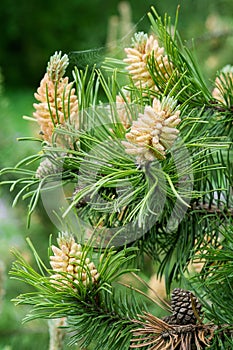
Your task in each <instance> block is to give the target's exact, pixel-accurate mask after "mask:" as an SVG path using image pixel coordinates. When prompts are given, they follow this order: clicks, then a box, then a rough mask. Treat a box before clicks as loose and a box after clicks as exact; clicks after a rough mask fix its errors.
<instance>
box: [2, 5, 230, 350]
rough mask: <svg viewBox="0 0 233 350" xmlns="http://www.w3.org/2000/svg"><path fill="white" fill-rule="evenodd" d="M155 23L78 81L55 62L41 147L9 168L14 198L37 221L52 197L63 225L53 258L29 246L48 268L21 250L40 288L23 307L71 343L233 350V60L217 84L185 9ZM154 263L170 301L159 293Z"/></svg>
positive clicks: (124, 349) (25, 297)
mask: <svg viewBox="0 0 233 350" xmlns="http://www.w3.org/2000/svg"><path fill="white" fill-rule="evenodd" d="M148 17H149V21H150V23H151V33H150V34H149V33H148V34H147V33H142V32H139V33H136V34H135V35H134V36H133V38H132V45H131V47H128V48H125V49H124V50H122V51H123V52H124V54H125V58H124V59H122V60H120V59H112V60H111V59H110V58H108V59H107V58H106V60H104V61H103V63H102V66H101V67H98V68H96V67H92V68H90V67H87V68H86V69H85V70H78V69H77V68H76V67H73V81H72V82H69V78H68V77H67V76H66V68H67V66H68V64H69V57H68V56H67V55H66V54H65V55H62V53H61V52H59V53H58V52H56V53H55V54H54V55H53V56H52V57H51V58H50V60H49V63H48V68H47V72H46V73H45V76H44V77H43V79H42V81H41V85H40V87H39V88H38V91H37V93H35V98H36V99H37V101H38V103H36V104H34V107H35V112H34V114H33V117H34V118H31V117H28V119H34V121H36V122H37V123H38V125H39V127H40V129H41V130H40V133H38V138H35V139H33V138H32V137H31V138H30V140H31V142H33V140H34V141H36V142H38V141H39V142H40V143H41V151H40V152H39V154H35V155H31V156H30V157H28V158H25V159H23V160H22V161H21V162H20V163H19V164H17V165H16V166H15V167H13V168H8V169H3V170H2V174H6V173H12V172H13V173H14V174H15V175H17V180H9V181H4V182H2V183H8V184H9V183H10V185H11V189H12V190H14V189H15V188H16V190H17V186H20V188H19V190H18V192H17V194H16V197H15V200H14V204H16V202H17V201H18V200H19V199H20V198H22V199H27V200H29V202H28V203H29V209H28V224H29V223H30V219H31V216H32V218H33V211H34V210H35V208H36V206H37V204H38V202H39V198H40V197H41V199H42V203H43V204H44V207H45V210H48V207H50V206H51V202H50V193H51V192H50V191H53V192H54V191H55V192H54V193H57V197H56V198H57V202H58V206H56V207H54V210H53V211H52V212H53V214H54V212H55V216H56V218H57V219H58V221H57V222H59V225H58V226H59V227H58V230H59V233H58V238H57V241H56V240H55V242H54V243H53V244H52V243H51V244H50V245H49V256H48V260H47V262H45V261H42V260H41V258H40V257H39V256H38V254H37V252H36V247H34V246H33V245H32V243H31V242H30V241H28V243H29V246H30V247H31V249H32V251H33V253H34V256H35V259H36V262H37V264H38V271H36V270H35V269H34V268H32V267H31V266H30V264H29V263H28V262H27V261H26V260H24V258H23V257H22V256H21V255H20V253H19V252H14V253H15V255H16V261H15V262H14V264H13V267H12V270H11V276H12V277H13V278H16V279H18V280H20V281H22V282H24V283H26V284H28V285H30V286H32V288H33V291H30V292H29V293H26V294H21V295H19V296H18V297H16V299H15V302H16V304H27V305H30V306H31V311H30V313H29V314H28V315H27V316H26V318H25V320H26V321H30V320H32V319H35V318H45V319H51V320H54V319H56V320H58V321H57V324H60V325H64V327H65V328H64V330H65V332H66V337H65V340H64V336H62V337H61V336H60V338H59V337H58V338H59V339H61V342H63V341H67V342H68V343H70V344H77V346H78V347H79V348H80V349H96V350H98V349H99V350H100V349H101V350H104V349H106V350H107V349H108V350H109V349H111V350H128V349H130V348H132V349H133V348H134V349H136V348H138V349H139V348H143V349H145V350H146V349H148V350H149V349H150V350H152V349H154V350H159V349H167V350H173V349H180V350H186V349H187V350H191V349H206V348H210V349H220V348H221V349H228V348H231V347H232V346H233V339H232V326H233V316H232V315H233V309H232V307H231V304H230V303H228V302H226V300H231V299H232V297H233V293H232V282H233V281H232V261H233V259H232V256H233V254H232V253H233V252H232V233H233V232H232V227H233V220H232V214H233V200H232V194H233V192H232V191H233V161H232V152H233V151H232V139H233V118H232V108H233V79H232V72H233V68H232V67H231V66H227V67H225V68H224V69H223V70H222V71H220V72H217V73H216V80H215V82H213V85H212V86H211V87H209V83H208V84H207V82H206V81H205V79H204V78H203V76H202V74H201V69H200V66H199V64H198V63H197V62H196V60H195V57H194V54H193V52H192V50H190V49H189V48H188V47H187V46H185V45H184V43H183V42H182V39H181V38H180V36H179V33H178V30H177V24H178V12H177V16H176V19H175V24H174V25H172V21H171V19H170V17H169V16H167V15H165V16H164V18H163V19H162V18H161V17H159V16H158V14H157V13H156V11H155V9H154V8H152V9H151V12H150V13H149V14H148ZM122 76H123V77H124V78H123V79H122ZM33 165H34V168H33ZM60 189H62V192H60ZM56 191H59V192H56ZM61 193H62V195H63V197H64V198H63V199H64V200H63V201H61V202H59V201H60V199H59V198H60V197H59V196H60V194H61ZM59 203H60V204H59ZM64 203H65V204H64ZM48 204H49V205H48ZM48 213H49V215H51V211H48ZM51 219H52V217H51ZM148 258H149V259H150V261H152V264H154V263H156V266H157V273H158V275H159V276H163V277H164V279H165V282H166V291H167V294H168V300H169V295H170V293H171V296H170V299H171V302H168V301H167V300H162V299H161V297H160V296H159V295H158V294H157V293H156V290H154V291H153V293H154V294H153V295H154V296H155V297H154V298H152V297H151V296H149V294H148V291H149V290H150V289H151V287H150V286H149V285H147V283H146V282H145V281H144V279H143V276H144V275H143V271H144V267H143V266H144V263H143V260H144V259H148ZM190 266H191V267H190ZM190 271H191V272H190ZM140 276H142V277H140ZM129 279H130V281H131V282H130V285H128V282H127V281H128V280H129ZM138 284H139V285H140V287H138ZM226 297H227V299H226ZM161 306H162V307H163V308H164V309H165V310H166V312H167V314H166V315H165V316H161V310H159V308H160V307H161ZM163 312H164V311H163ZM156 313H157V314H156ZM59 320H60V321H59ZM51 322H52V321H51ZM55 328H56V327H55ZM51 329H52V327H51ZM53 329H54V327H53ZM53 331H54V332H55V331H56V329H55V330H53Z"/></svg>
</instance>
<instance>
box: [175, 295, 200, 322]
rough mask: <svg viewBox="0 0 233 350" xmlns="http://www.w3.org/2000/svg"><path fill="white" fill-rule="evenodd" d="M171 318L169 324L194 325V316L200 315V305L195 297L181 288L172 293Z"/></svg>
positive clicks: (195, 319)
mask: <svg viewBox="0 0 233 350" xmlns="http://www.w3.org/2000/svg"><path fill="white" fill-rule="evenodd" d="M171 308H172V317H171V320H170V322H169V323H171V322H172V323H173V324H177V325H187V324H196V323H197V318H196V315H197V314H198V315H200V313H201V304H200V303H199V301H198V299H197V298H196V297H195V295H194V294H193V293H192V292H190V291H188V290H184V289H181V288H175V289H174V290H173V291H172V298H171Z"/></svg>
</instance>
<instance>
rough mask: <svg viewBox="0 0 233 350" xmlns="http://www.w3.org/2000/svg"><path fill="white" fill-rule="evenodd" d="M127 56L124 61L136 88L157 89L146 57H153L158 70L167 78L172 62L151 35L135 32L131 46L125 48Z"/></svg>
mask: <svg viewBox="0 0 233 350" xmlns="http://www.w3.org/2000/svg"><path fill="white" fill-rule="evenodd" d="M125 52H126V54H127V58H125V59H124V62H126V63H127V64H128V66H127V70H128V71H129V73H130V75H131V76H132V79H133V81H134V83H135V86H137V87H138V88H150V89H154V90H157V87H156V86H155V83H154V81H153V79H152V77H151V75H150V72H149V69H148V65H147V62H148V59H150V58H152V57H153V60H154V61H155V62H156V63H157V66H158V68H159V70H160V74H163V75H164V77H165V78H166V79H168V78H169V75H168V73H169V74H170V72H171V68H172V64H171V62H169V61H168V57H167V55H164V48H163V47H160V46H159V43H158V41H157V40H156V38H154V36H153V35H150V36H149V37H148V35H147V34H144V33H143V32H139V33H136V34H135V35H134V38H133V39H132V47H130V48H125Z"/></svg>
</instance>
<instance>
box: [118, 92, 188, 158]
mask: <svg viewBox="0 0 233 350" xmlns="http://www.w3.org/2000/svg"><path fill="white" fill-rule="evenodd" d="M179 116H180V111H179V110H177V109H176V101H175V100H174V99H173V98H170V97H164V98H163V99H162V101H159V100H158V99H157V98H154V100H153V105H152V106H146V107H145V109H144V113H143V114H142V113H139V118H138V120H136V121H133V124H132V127H131V130H130V131H129V132H128V133H126V139H127V140H128V142H127V141H122V144H123V145H124V146H125V148H126V153H128V154H132V155H135V156H136V159H137V162H138V163H139V164H141V163H144V162H145V161H153V160H154V159H156V158H157V159H165V157H166V150H167V149H170V148H171V147H172V145H173V143H174V141H175V140H176V138H177V136H178V134H179V130H177V129H176V126H177V125H178V124H179V123H180V121H181V120H180V117H179Z"/></svg>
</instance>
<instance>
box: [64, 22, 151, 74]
mask: <svg viewBox="0 0 233 350" xmlns="http://www.w3.org/2000/svg"><path fill="white" fill-rule="evenodd" d="M145 17H146V15H144V16H142V17H141V18H140V19H139V21H138V22H137V23H136V24H134V25H133V26H132V29H131V30H130V31H129V32H128V33H127V34H126V35H124V36H123V37H122V38H120V39H118V40H115V41H111V42H110V43H108V44H106V45H104V46H101V47H98V48H93V49H87V50H78V51H71V52H69V54H68V56H69V59H70V64H71V65H72V66H77V67H78V68H79V69H84V68H86V66H89V67H93V66H95V67H97V68H99V67H101V65H102V63H103V62H104V60H105V57H106V54H109V52H111V49H112V48H117V49H116V50H114V56H118V55H120V56H121V55H122V52H123V51H124V47H125V43H126V42H130V39H131V37H132V36H133V34H134V33H136V32H137V31H138V28H139V25H140V24H141V23H142V22H143V21H144V20H145ZM109 55H110V54H109Z"/></svg>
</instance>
